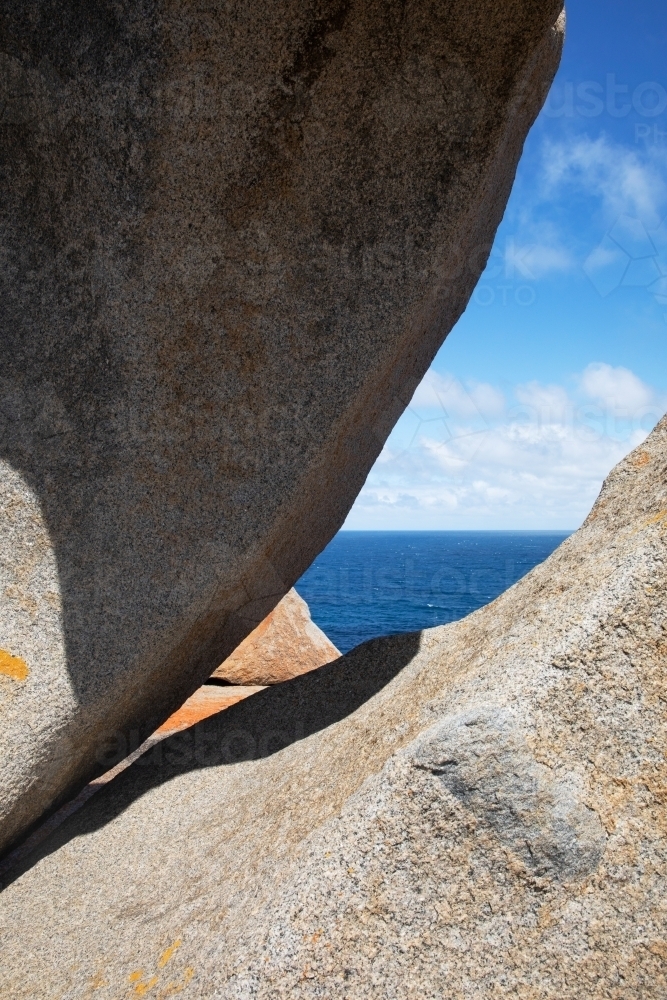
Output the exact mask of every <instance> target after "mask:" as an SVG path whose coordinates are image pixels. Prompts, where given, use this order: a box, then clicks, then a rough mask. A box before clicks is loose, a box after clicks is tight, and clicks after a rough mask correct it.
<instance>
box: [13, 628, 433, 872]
mask: <svg viewBox="0 0 667 1000" xmlns="http://www.w3.org/2000/svg"><path fill="white" fill-rule="evenodd" d="M420 636H421V633H420V632H411V633H407V634H405V635H402V636H392V637H383V638H381V639H373V640H370V641H369V642H367V643H363V644H362V645H361V646H358V647H357V648H356V649H354V650H352V651H351V652H350V653H348V654H347V655H346V656H342V657H341V658H340V659H338V660H335V661H334V662H333V663H329V664H327V665H326V666H323V667H320V668H319V669H318V670H314V671H312V672H311V673H308V674H303V675H301V676H300V677H295V678H294V679H293V680H291V681H286V682H284V683H283V684H279V685H276V686H275V687H269V688H266V689H265V690H264V691H260V692H259V693H258V694H256V695H253V696H252V697H250V698H247V699H246V700H244V701H242V702H239V703H238V704H236V705H233V706H232V707H231V708H228V709H226V710H224V711H222V712H219V713H218V714H217V715H213V716H210V717H209V718H207V719H203V720H202V721H201V722H199V723H197V724H196V725H195V726H192V727H191V728H189V729H186V730H183V731H181V732H179V733H175V734H174V735H173V736H171V737H168V738H167V739H164V740H162V741H161V742H160V743H158V744H156V745H155V746H153V747H152V748H151V749H150V750H148V751H147V752H146V753H145V754H144V755H143V756H141V757H139V758H138V760H136V761H135V763H134V764H132V766H131V767H129V768H128V769H127V770H126V771H124V772H122V773H121V774H120V775H119V776H118V777H117V778H115V779H114V780H113V781H112V782H111V783H110V784H109V785H107V786H106V788H104V789H103V790H102V791H100V792H98V793H97V794H96V795H95V796H94V798H92V799H91V800H90V802H88V803H86V805H85V806H83V808H82V809H81V810H80V811H78V812H77V813H75V814H74V815H73V816H72V817H71V818H70V819H68V820H66V821H65V822H64V823H63V824H62V826H60V827H59V828H58V829H57V830H56V831H54V833H53V834H52V835H51V836H50V837H49V838H48V839H47V840H46V841H44V843H42V844H40V845H39V847H37V848H36V849H35V851H34V852H33V853H32V854H30V855H29V856H28V857H27V858H26V859H25V860H24V861H22V862H19V864H17V866H16V868H15V869H14V870H12V871H10V872H9V873H8V876H7V879H6V881H5V882H4V886H3V888H6V887H7V886H8V885H10V884H11V883H12V882H14V881H16V879H17V878H19V877H20V876H21V875H22V874H24V873H25V872H26V871H28V870H29V869H30V868H32V867H33V865H35V864H36V863H37V862H38V861H40V860H41V859H42V858H44V857H46V856H47V855H49V854H51V853H53V852H54V851H57V850H58V849H59V848H60V847H62V846H63V845H64V844H66V843H67V842H68V841H70V840H71V839H72V838H74V837H78V836H83V835H86V834H89V833H92V832H94V831H95V830H98V829H100V828H101V827H103V826H105V825H106V824H107V823H109V822H111V821H112V820H113V819H115V818H116V817H117V816H119V815H120V814H121V813H122V812H123V811H124V810H125V809H127V808H128V807H129V806H130V805H132V803H133V802H135V801H136V800H137V799H139V798H140V797H141V796H142V795H145V794H146V793H147V792H149V791H150V790H151V789H153V788H156V787H157V786H159V785H161V784H162V783H163V782H165V781H170V780H171V779H172V778H176V777H178V776H179V775H182V774H187V773H188V772H190V771H197V770H200V769H201V768H206V767H221V766H230V765H233V764H238V763H241V762H242V761H251V760H259V759H261V758H264V757H269V756H271V755H272V754H275V753H278V752H279V751H280V750H283V749H285V748H286V747H288V746H290V745H291V744H293V743H296V742H298V741H299V740H303V739H305V738H306V737H308V736H311V735H313V734H314V733H317V732H320V731H321V730H323V729H326V728H327V727H328V726H332V725H334V724H335V723H337V722H340V721H341V720H342V719H344V718H346V716H349V715H351V714H352V713H353V712H355V711H356V710H357V709H358V708H360V707H361V706H362V705H363V704H364V703H365V702H367V701H369V700H370V699H371V698H372V697H373V696H374V695H376V694H377V693H378V692H379V691H380V690H382V688H384V687H385V686H386V685H387V684H388V683H389V682H390V681H391V680H393V678H394V677H395V676H396V675H397V674H398V673H400V671H401V670H402V669H403V668H404V667H405V666H407V665H408V663H410V661H411V660H412V659H413V657H414V656H415V655H416V654H417V652H418V651H419V644H420ZM369 650H372V652H370V654H369ZM362 664H363V665H362ZM369 664H371V665H372V669H368V666H369ZM112 763H113V762H112Z"/></svg>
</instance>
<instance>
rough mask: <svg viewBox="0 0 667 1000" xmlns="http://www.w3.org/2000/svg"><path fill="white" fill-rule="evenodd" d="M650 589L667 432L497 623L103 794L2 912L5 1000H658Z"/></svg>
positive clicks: (358, 669)
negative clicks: (137, 999)
mask: <svg viewBox="0 0 667 1000" xmlns="http://www.w3.org/2000/svg"><path fill="white" fill-rule="evenodd" d="M666 590H667V418H665V419H664V420H663V421H662V422H661V424H660V425H659V426H658V428H657V429H656V430H655V431H654V432H653V434H652V435H651V436H650V437H649V439H648V440H647V441H646V442H645V443H644V444H643V445H642V446H641V447H640V448H638V449H637V450H636V451H635V452H633V453H632V454H631V455H629V456H628V458H627V459H625V460H624V461H623V462H622V463H621V464H620V465H619V466H618V467H617V468H616V469H615V470H614V471H613V472H612V474H611V475H610V476H609V478H608V480H607V482H606V483H605V485H604V487H603V490H602V492H601V494H600V497H599V499H598V501H597V503H596V504H595V507H594V508H593V510H592V512H591V514H590V515H589V517H588V519H587V521H586V522H585V524H584V525H583V527H582V528H581V529H580V530H579V531H578V532H577V533H576V534H574V535H573V536H571V537H570V538H569V539H567V540H566V541H565V542H564V543H563V544H562V545H561V547H560V548H559V549H558V550H557V551H556V552H555V553H554V554H553V555H552V556H551V557H550V558H549V559H548V560H547V561H546V562H545V563H543V564H542V565H541V566H538V567H536V568H535V569H534V570H533V571H532V572H531V573H530V574H528V576H526V577H525V578H524V579H523V580H521V581H520V582H519V583H517V584H516V585H515V586H514V587H512V588H511V589H510V590H509V591H507V592H506V593H505V594H503V595H502V596H501V597H499V598H498V599H497V600H496V601H494V602H493V603H492V604H490V605H488V606H487V607H485V608H482V609H481V610H480V611H477V612H476V613H475V614H473V615H470V616H469V617H468V618H466V619H464V620H463V621H460V622H456V623H454V624H452V625H447V626H444V627H441V628H436V629H431V630H428V631H426V632H423V633H420V634H415V635H404V636H393V637H391V638H387V639H380V640H375V641H372V642H369V643H366V644H364V645H362V646H360V647H358V648H357V649H356V650H353V651H352V652H351V653H349V654H347V655H346V656H344V657H342V658H341V659H340V660H337V661H336V662H335V663H331V664H329V665H327V666H325V667H322V668H321V669H320V670H316V671H313V672H312V673H309V674H305V675H303V676H301V677H297V678H295V679H294V680H292V681H287V682H286V683H285V684H281V685H278V686H276V687H274V688H267V689H265V690H264V691H261V692H260V693H258V694H255V695H253V696H252V697H250V698H248V699H246V700H245V701H243V702H241V703H240V704H237V705H235V706H233V707H232V708H229V709H228V710H227V711H225V712H223V713H221V714H220V715H219V716H216V717H214V718H211V719H207V720H205V721H204V722H202V723H199V724H198V725H197V726H195V727H193V728H192V729H190V730H187V731H186V732H183V733H180V734H178V735H177V736H174V737H171V738H167V739H166V740H164V741H163V742H162V743H161V744H160V745H159V746H160V751H159V755H156V756H152V757H151V754H148V755H147V759H145V760H143V761H137V762H136V763H135V764H134V765H132V767H131V768H129V769H128V770H127V771H125V772H124V774H123V775H121V776H120V777H119V778H117V779H116V780H115V781H114V782H113V783H112V784H111V785H110V786H108V787H107V788H106V789H105V790H104V791H101V792H99V793H98V795H97V796H95V798H94V799H92V800H91V801H90V802H89V803H88V804H87V805H86V806H84V807H83V809H82V810H81V811H80V812H79V813H78V814H77V815H76V816H74V817H72V818H71V819H70V820H68V821H67V822H66V824H65V825H64V826H62V827H61V828H60V830H59V831H58V832H57V833H56V834H55V835H54V836H53V837H52V838H51V840H50V841H48V842H47V843H46V845H45V846H43V847H42V848H41V853H38V854H36V855H35V856H33V858H32V859H31V860H30V861H29V862H26V868H25V870H20V869H19V870H16V871H15V872H14V876H13V877H14V879H15V880H14V881H13V883H12V884H11V885H9V886H7V887H6V888H5V889H4V891H3V892H2V893H1V894H0V970H2V971H1V972H0V995H2V996H3V997H4V996H7V997H12V1000H22V998H24V997H25V998H28V997H30V998H31V1000H33V998H36V997H44V998H47V997H48V998H50V997H53V996H58V997H61V998H63V1000H78V998H81V1000H83V998H84V997H89V996H94V997H96V998H97V997H99V998H100V1000H115V998H117V997H125V996H127V997H130V996H133V995H138V994H137V990H138V991H139V994H140V993H141V990H143V991H144V992H145V993H147V994H148V995H150V996H155V997H156V998H157V997H160V998H166V997H168V996H171V995H174V994H176V993H178V995H179V996H182V997H183V998H184V1000H188V998H192V1000H198V998H200V997H217V998H225V1000H241V998H243V1000H246V998H249V997H256V998H266V1000H269V998H270V1000H278V998H290V1000H292V998H316V997H329V998H331V997H360V996H365V997H373V998H375V997H376V998H377V1000H385V998H387V997H390V998H397V1000H402V998H406V1000H407V998H412V997H414V998H422V997H456V998H457V1000H458V998H459V997H461V998H463V997H465V998H468V997H470V998H479V1000H482V998H484V1000H486V998H488V997H531V998H533V1000H541V998H552V1000H563V998H565V1000H580V998H581V997H586V998H597V997H599V998H601V1000H602V998H605V1000H608V998H611V1000H662V998H663V997H664V996H665V995H666V993H667V975H666V973H665V969H666V964H665V962H666V958H667V932H666V927H667V902H666V900H667V846H666V845H667V766H666V764H665V760H666V759H667V724H666V723H667V717H666V716H667V683H666V678H667V671H666V665H667V658H666V657H667V608H666V606H665V593H666ZM156 749H157V748H156ZM93 986H94V992H93ZM133 990H134V991H135V992H134V993H133V992H132V991H133ZM149 990H150V991H152V992H150V993H149V992H148V991H149Z"/></svg>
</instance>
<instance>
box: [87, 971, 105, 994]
mask: <svg viewBox="0 0 667 1000" xmlns="http://www.w3.org/2000/svg"><path fill="white" fill-rule="evenodd" d="M108 985H109V984H108V983H107V981H106V979H105V978H104V975H103V974H102V972H96V973H95V975H94V976H91V979H90V989H91V990H101V989H102V987H103V986H108Z"/></svg>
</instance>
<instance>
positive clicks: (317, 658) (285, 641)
mask: <svg viewBox="0 0 667 1000" xmlns="http://www.w3.org/2000/svg"><path fill="white" fill-rule="evenodd" d="M339 656H340V652H339V650H337V649H336V647H335V646H334V644H333V642H331V640H330V639H329V638H328V637H327V636H326V635H325V634H324V632H323V631H322V629H321V628H318V626H317V625H316V624H315V622H314V621H313V620H312V618H311V617H310V610H309V608H308V605H307V604H306V602H305V601H304V600H303V598H302V597H300V596H299V595H298V594H297V592H296V590H294V588H292V590H290V591H289V592H288V593H287V594H285V596H284V597H283V599H282V601H280V602H279V603H278V604H276V606H275V608H274V609H273V611H271V612H269V614H268V615H267V616H266V618H265V619H264V621H263V622H262V623H261V625H258V626H257V628H256V629H254V631H252V632H251V633H250V635H249V636H247V638H245V639H244V640H243V642H242V643H241V645H240V646H237V648H236V649H235V650H234V652H233V653H232V655H231V656H228V657H227V659H226V660H225V662H224V663H221V664H220V666H219V667H218V668H217V670H214V671H213V673H212V674H211V676H212V677H214V678H218V679H219V680H225V681H229V683H230V684H280V682H281V681H287V680H289V679H290V678H291V677H298V676H299V674H305V673H307V672H308V671H309V670H315V669H317V667H321V666H323V665H324V664H325V663H330V662H331V661H332V660H336V659H338V657H339Z"/></svg>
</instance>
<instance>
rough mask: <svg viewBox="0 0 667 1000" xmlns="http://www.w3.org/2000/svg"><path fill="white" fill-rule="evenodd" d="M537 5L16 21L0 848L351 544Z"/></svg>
mask: <svg viewBox="0 0 667 1000" xmlns="http://www.w3.org/2000/svg"><path fill="white" fill-rule="evenodd" d="M560 9H561V0H508V2H507V3H505V4H498V3H497V0H471V2H469V3H466V4H461V3H458V2H454V0H415V2H412V3H408V4H407V5H406V3H405V2H404V0H370V2H369V0H298V2H295V0H276V2H275V3H272V4H266V3H260V4H258V3H255V2H252V0H250V2H249V0H243V2H240V0H229V2H224V3H223V2H222V0H194V2H188V3H181V2H178V3H176V2H174V0H12V2H11V3H9V4H6V5H5V8H4V10H3V16H2V23H1V25H0V169H1V171H2V184H1V185H0V192H1V193H0V255H1V261H2V266H1V267H0V283H1V284H0V332H1V336H2V354H1V356H2V370H1V372H0V459H1V462H0V527H1V535H0V622H1V623H2V626H1V632H2V634H1V635H0V649H2V650H4V653H2V654H0V658H2V659H1V662H2V663H4V664H5V666H6V667H7V669H4V668H3V669H2V670H1V671H0V699H1V703H0V710H1V711H2V726H1V727H0V850H2V848H3V845H7V844H8V843H9V842H10V841H11V840H12V838H14V837H15V836H16V835H17V834H19V833H20V832H21V831H22V830H24V829H25V828H26V827H27V826H28V825H29V824H30V823H31V822H33V821H34V820H35V819H36V818H37V817H38V816H39V815H40V814H41V813H42V812H43V810H45V809H46V808H47V807H49V806H50V805H51V804H53V803H54V802H55V801H57V800H59V799H60V798H62V797H63V796H64V795H66V794H69V793H71V791H72V790H73V789H75V788H76V787H78V786H79V785H81V784H82V783H83V782H84V781H85V780H86V779H88V778H90V777H91V775H92V774H94V773H95V771H96V768H97V763H96V758H97V756H98V750H99V746H100V743H104V742H105V741H106V740H107V738H114V735H115V734H118V733H119V732H120V733H122V734H124V735H125V736H127V734H128V733H130V732H134V731H135V730H138V731H139V732H140V735H147V734H148V733H150V732H151V731H153V730H154V729H155V728H156V726H158V725H159V724H160V723H162V722H163V721H164V720H165V719H166V718H167V716H168V715H169V714H170V713H171V712H173V711H174V710H175V709H176V708H177V707H178V706H179V705H180V704H182V703H183V701H184V700H185V699H186V698H187V697H188V696H189V695H190V694H192V693H193V691H194V690H196V688H197V687H198V686H199V685H200V684H201V683H202V682H203V681H204V680H205V678H206V677H207V676H208V675H209V674H210V673H211V672H212V670H213V669H215V667H216V666H217V665H218V664H219V663H221V662H222V660H223V659H224V658H225V657H226V656H227V655H229V653H230V652H232V650H233V649H234V648H235V647H236V646H237V645H238V643H239V642H240V641H241V640H242V639H243V638H244V637H245V636H246V635H247V634H248V633H249V632H250V631H251V630H252V629H253V628H255V627H256V626H257V625H258V624H259V623H260V622H261V621H262V619H263V618H264V617H265V616H266V614H267V613H268V612H269V611H270V610H271V608H272V607H274V606H275V604H276V603H277V601H278V600H279V599H280V598H281V597H282V596H283V595H284V594H285V593H286V592H287V591H288V590H289V588H290V586H292V584H293V583H294V582H295V580H296V579H298V577H299V576H300V574H301V573H302V572H303V571H304V570H305V568H306V567H307V566H308V565H309V564H310V562H311V561H312V559H313V558H314V556H315V555H316V554H317V552H318V551H320V550H321V549H322V548H323V546H324V545H325V544H326V542H327V541H328V540H329V539H330V538H331V536H332V535H333V534H334V532H335V531H336V530H337V529H338V527H339V526H340V525H341V523H342V522H343V519H344V517H345V515H346V512H347V511H348V509H349V507H350V506H351V504H352V501H353V499H354V497H355V495H356V494H357V492H358V491H359V489H360V487H361V485H362V484H363V481H364V478H365V476H366V474H367V472H368V470H369V468H370V466H371V464H372V462H373V461H374V459H375V457H376V456H377V455H378V453H379V451H380V449H381V447H382V444H383V441H384V440H385V438H386V436H387V434H388V432H389V430H390V429H391V427H392V425H393V423H394V422H395V420H396V419H397V417H398V416H399V414H400V413H401V411H402V410H403V408H404V407H405V405H406V404H407V402H408V401H409V399H410V396H411V394H412V391H413V389H414V388H415V386H416V385H417V383H418V382H419V380H420V378H421V377H422V375H423V374H424V372H425V370H426V368H427V366H428V364H429V362H430V360H431V359H432V357H433V355H434V354H435V352H436V350H437V348H438V347H439V345H440V344H441V342H442V340H443V338H444V337H445V335H446V333H447V332H448V330H449V329H450V328H451V326H452V324H453V323H454V321H455V320H456V319H457V318H458V316H459V315H460V313H461V311H462V309H463V308H464V306H465V304H466V301H467V299H468V297H469V295H470V292H471V290H472V289H473V287H474V285H475V282H476V280H477V277H478V275H479V273H480V271H481V270H482V268H483V266H484V262H485V259H486V256H487V252H488V249H489V247H490V244H491V241H492V238H493V234H494V231H495V229H496V226H497V224H498V221H499V219H500V217H501V215H502V212H503V208H504V205H505V202H506V199H507V196H508V193H509V190H510V187H511V183H512V179H513V176H514V171H515V167H516V163H517V160H518V157H519V155H520V152H521V147H522V143H523V140H524V137H525V134H526V132H527V130H528V128H529V126H530V124H531V122H532V121H533V119H534V117H535V115H536V114H537V111H538V109H539V107H540V105H541V102H542V100H543V98H544V96H545V93H546V90H547V88H548V85H549V83H550V80H551V77H552V75H553V72H554V70H555V67H556V64H557V61H558V58H559V53H560V43H561V34H562V32H561V27H562V24H561V22H559V23H558V25H556V26H555V22H556V19H557V18H558V17H559V12H560Z"/></svg>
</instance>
